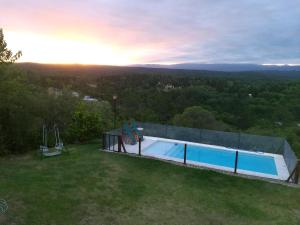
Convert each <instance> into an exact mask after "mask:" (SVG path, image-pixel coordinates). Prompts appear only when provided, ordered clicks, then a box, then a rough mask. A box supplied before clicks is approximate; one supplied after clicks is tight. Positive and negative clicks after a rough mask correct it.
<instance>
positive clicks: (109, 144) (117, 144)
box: [102, 133, 126, 153]
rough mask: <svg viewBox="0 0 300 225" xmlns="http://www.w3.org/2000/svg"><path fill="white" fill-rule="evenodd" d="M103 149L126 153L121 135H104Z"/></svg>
mask: <svg viewBox="0 0 300 225" xmlns="http://www.w3.org/2000/svg"><path fill="white" fill-rule="evenodd" d="M102 148H103V150H108V151H117V152H121V151H122V150H123V151H124V152H125V153H126V148H125V145H124V143H123V140H122V136H121V135H117V134H110V133H103V134H102Z"/></svg>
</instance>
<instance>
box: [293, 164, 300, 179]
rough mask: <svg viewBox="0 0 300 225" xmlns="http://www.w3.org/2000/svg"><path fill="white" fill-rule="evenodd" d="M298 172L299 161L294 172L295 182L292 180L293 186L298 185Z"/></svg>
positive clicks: (299, 168)
mask: <svg viewBox="0 0 300 225" xmlns="http://www.w3.org/2000/svg"><path fill="white" fill-rule="evenodd" d="M299 170H300V161H299V160H298V162H297V167H296V171H295V180H294V183H295V184H298V183H299Z"/></svg>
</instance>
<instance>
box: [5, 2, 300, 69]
mask: <svg viewBox="0 0 300 225" xmlns="http://www.w3.org/2000/svg"><path fill="white" fill-rule="evenodd" d="M0 2H1V4H0V5H1V8H0V15H1V16H0V27H2V28H3V29H4V35H5V38H6V41H7V42H8V45H9V47H10V48H11V49H13V50H22V52H23V56H22V58H21V61H24V62H40V63H81V64H110V65H127V64H138V63H164V64H171V63H259V64H300V0H127V1H125V0H85V1H80V0H22V1H20V0H0Z"/></svg>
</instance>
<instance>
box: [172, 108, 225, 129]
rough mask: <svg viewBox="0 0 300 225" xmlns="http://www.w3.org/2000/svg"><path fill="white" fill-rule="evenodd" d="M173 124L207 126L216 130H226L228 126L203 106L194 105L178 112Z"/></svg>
mask: <svg viewBox="0 0 300 225" xmlns="http://www.w3.org/2000/svg"><path fill="white" fill-rule="evenodd" d="M173 124H175V125H179V126H185V127H193V128H205V129H214V130H225V129H226V128H227V126H226V125H225V124H224V123H223V122H220V121H217V120H216V118H215V117H214V115H213V114H212V113H211V112H210V111H208V110H206V109H203V108H202V107H201V106H192V107H188V108H186V109H185V110H184V112H183V113H182V114H177V115H175V116H174V118H173Z"/></svg>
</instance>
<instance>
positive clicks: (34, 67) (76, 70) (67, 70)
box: [15, 63, 300, 80]
mask: <svg viewBox="0 0 300 225" xmlns="http://www.w3.org/2000/svg"><path fill="white" fill-rule="evenodd" d="M184 65H185V66H184ZM192 65H194V68H193V66H192ZM200 65H203V69H200ZM222 65H223V66H222ZM224 65H225V66H224ZM232 65H234V66H233V67H235V71H231V70H233V67H230V65H229V64H177V65H172V66H164V65H135V66H104V65H103V66H102V65H79V64H69V65H55V64H38V63H16V64H15V66H16V67H18V68H20V69H22V70H23V71H25V72H27V73H28V74H40V75H62V76H72V77H77V76H78V77H80V76H88V77H101V76H122V75H134V74H136V75H145V74H152V75H177V76H203V77H227V78H238V79H246V80H261V79H277V80H278V79H280V80H282V79H297V80H298V79H300V67H299V66H293V67H290V66H280V67H278V66H260V65H252V66H251V65H250V64H247V65H248V66H246V64H244V65H239V66H240V67H238V66H237V65H235V64H232ZM181 67H182V68H181ZM187 67H189V69H184V68H187ZM225 67H226V68H227V70H230V71H227V70H225V69H226V68H225ZM196 68H198V69H196ZM204 68H205V69H204ZM212 68H213V69H214V70H211V69H212ZM259 68H261V69H260V70H259ZM275 68H276V69H275ZM242 69H243V70H242ZM247 69H249V70H247ZM250 69H251V70H250ZM223 70H224V71H223Z"/></svg>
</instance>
